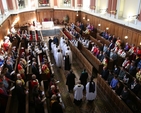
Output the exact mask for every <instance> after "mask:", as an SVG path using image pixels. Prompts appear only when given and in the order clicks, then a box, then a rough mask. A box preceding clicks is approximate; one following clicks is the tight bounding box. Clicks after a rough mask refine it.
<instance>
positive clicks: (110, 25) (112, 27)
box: [109, 23, 116, 35]
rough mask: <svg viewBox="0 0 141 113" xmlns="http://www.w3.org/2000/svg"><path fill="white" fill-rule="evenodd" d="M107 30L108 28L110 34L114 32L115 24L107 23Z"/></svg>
mask: <svg viewBox="0 0 141 113" xmlns="http://www.w3.org/2000/svg"><path fill="white" fill-rule="evenodd" d="M109 30H110V34H112V33H114V34H115V25H114V24H113V23H109ZM115 35H116V34H115Z"/></svg>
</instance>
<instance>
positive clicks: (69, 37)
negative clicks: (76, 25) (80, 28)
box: [63, 28, 75, 40]
mask: <svg viewBox="0 0 141 113" xmlns="http://www.w3.org/2000/svg"><path fill="white" fill-rule="evenodd" d="M63 33H64V34H65V35H66V36H67V37H68V39H69V40H71V39H75V37H74V36H73V35H71V34H70V33H69V31H68V30H67V29H66V28H63Z"/></svg>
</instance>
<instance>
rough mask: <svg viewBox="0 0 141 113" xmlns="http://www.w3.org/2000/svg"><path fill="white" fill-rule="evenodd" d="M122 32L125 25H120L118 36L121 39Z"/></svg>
mask: <svg viewBox="0 0 141 113" xmlns="http://www.w3.org/2000/svg"><path fill="white" fill-rule="evenodd" d="M122 33H123V27H121V26H118V34H117V36H118V37H119V38H120V39H122Z"/></svg>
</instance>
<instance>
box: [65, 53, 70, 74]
mask: <svg viewBox="0 0 141 113" xmlns="http://www.w3.org/2000/svg"><path fill="white" fill-rule="evenodd" d="M70 69H71V64H70V60H69V55H68V54H67V53H66V56H65V70H68V71H69V70H70Z"/></svg>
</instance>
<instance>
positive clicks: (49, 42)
mask: <svg viewBox="0 0 141 113" xmlns="http://www.w3.org/2000/svg"><path fill="white" fill-rule="evenodd" d="M52 42H53V40H52V39H51V37H49V41H48V46H49V50H50V51H51V43H52Z"/></svg>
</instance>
